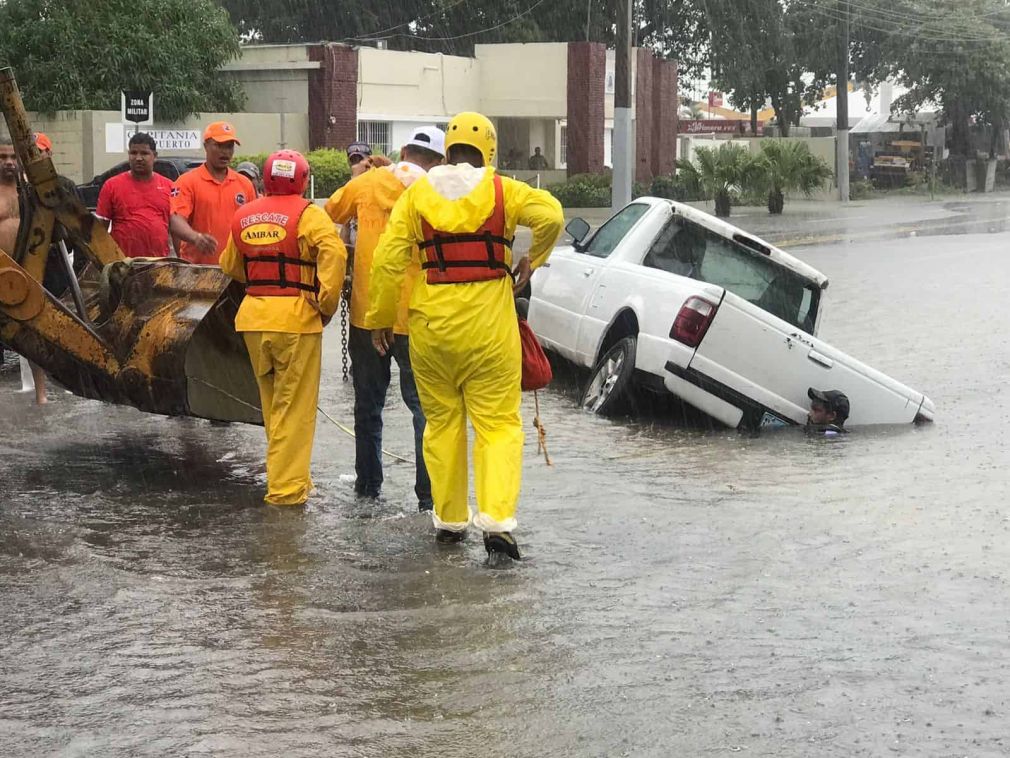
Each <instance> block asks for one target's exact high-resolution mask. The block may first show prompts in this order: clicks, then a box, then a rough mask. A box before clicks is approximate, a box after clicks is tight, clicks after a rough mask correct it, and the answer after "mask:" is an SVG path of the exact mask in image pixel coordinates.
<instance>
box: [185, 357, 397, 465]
mask: <svg viewBox="0 0 1010 758" xmlns="http://www.w3.org/2000/svg"><path fill="white" fill-rule="evenodd" d="M188 378H189V380H190V381H195V382H198V383H199V384H202V385H204V386H205V387H208V388H210V389H212V390H215V391H217V392H220V393H221V394H222V395H224V396H225V397H226V398H228V399H229V400H233V401H235V402H236V403H240V404H241V405H244V406H245V407H246V408H251V409H253V410H254V411H257V412H259V411H260V408H259V406H256V405H253V404H252V403H247V402H246V401H245V400H243V399H242V398H239V397H235V395H233V394H231V393H230V392H226V391H225V390H223V389H221V388H220V387H218V386H216V385H214V384H211V383H210V382H207V381H204V380H203V379H201V378H200V377H198V376H191V377H188ZM316 410H317V411H319V412H320V413H322V414H323V415H324V416H326V418H327V419H328V420H329V421H330V423H332V424H333V425H334V426H335V427H337V429H339V430H340V431H342V432H343V433H344V434H346V435H347V436H349V437H350V438H351V439H354V438H355V437H354V431H353V430H351V429H348V428H347V427H346V426H344V425H343V424H341V423H340V422H339V421H337V420H336V419H335V418H333V416H331V415H330V414H329V413H327V412H326V411H324V410H323V409H322V408H321V407H320V406H318V405H317V406H316ZM382 452H383V453H384V454H385V455H388V456H389V457H390V458H392V459H394V460H397V461H400V462H401V463H409V464H411V465H413V463H414V461H413V460H411V459H410V458H404V457H403V456H402V455H397V454H396V453H391V452H389V451H388V450H386V449H383V451H382Z"/></svg>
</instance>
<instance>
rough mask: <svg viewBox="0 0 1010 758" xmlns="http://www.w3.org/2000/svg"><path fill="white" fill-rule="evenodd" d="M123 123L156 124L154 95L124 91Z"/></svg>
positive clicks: (151, 93)
mask: <svg viewBox="0 0 1010 758" xmlns="http://www.w3.org/2000/svg"><path fill="white" fill-rule="evenodd" d="M122 102H123V107H122V117H123V121H129V122H130V123H131V124H153V123H154V93H153V92H137V91H130V90H124V91H123V99H122Z"/></svg>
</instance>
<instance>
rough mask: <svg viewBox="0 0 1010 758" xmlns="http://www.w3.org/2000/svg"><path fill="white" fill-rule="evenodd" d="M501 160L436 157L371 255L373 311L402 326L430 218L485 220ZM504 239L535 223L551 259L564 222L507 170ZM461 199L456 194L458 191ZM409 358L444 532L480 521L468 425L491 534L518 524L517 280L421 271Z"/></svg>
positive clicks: (470, 224)
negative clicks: (405, 286)
mask: <svg viewBox="0 0 1010 758" xmlns="http://www.w3.org/2000/svg"><path fill="white" fill-rule="evenodd" d="M493 175H494V169H491V168H488V169H475V168H472V167H471V166H468V165H466V164H462V165H459V166H437V167H436V168H434V169H432V170H431V171H429V172H428V176H427V177H425V178H422V179H419V180H418V181H417V182H415V183H414V184H413V185H412V186H411V187H409V188H408V189H407V191H406V192H405V193H404V194H403V195H402V196H401V198H400V200H399V202H398V203H397V204H396V207H395V208H393V212H392V214H391V216H390V220H389V224H388V225H387V227H386V232H385V233H384V234H383V236H382V238H381V239H380V240H379V246H378V247H377V248H376V251H375V256H374V261H373V264H372V282H371V284H372V291H371V293H370V308H369V312H368V316H367V320H368V322H369V323H370V324H372V325H373V326H374V327H375V328H383V327H392V326H393V324H394V322H395V319H396V310H397V308H396V306H397V300H398V299H399V295H400V292H401V285H402V282H403V278H404V276H405V275H406V272H407V270H408V268H409V266H410V263H411V259H412V253H413V251H414V249H415V247H414V246H415V245H416V244H417V242H419V241H421V240H422V239H423V237H422V233H421V217H422V216H423V217H424V218H425V219H427V220H428V222H429V223H431V224H432V226H433V227H435V228H436V229H440V230H442V231H445V232H452V233H465V232H472V231H475V230H476V229H478V228H479V227H480V226H481V224H483V222H484V220H485V219H486V218H487V217H488V216H489V215H491V212H492V210H493V209H494V189H493V184H492V177H493ZM502 189H503V199H504V204H505V226H506V236H507V237H512V236H513V235H514V234H515V228H516V225H517V224H522V225H524V226H529V227H531V228H532V230H533V242H532V244H531V247H530V252H529V256H530V262H531V264H532V265H533V267H534V268H536V267H537V266H539V265H541V264H542V263H543V262H544V261H546V260H547V256H548V255H549V254H550V251H551V248H552V247H553V246H554V242H555V241H556V240H557V238H558V235H559V234H560V232H561V227H562V225H563V223H564V217H563V214H562V211H561V206H560V204H559V203H558V202H557V200H555V199H554V197H553V196H551V195H550V194H549V193H547V192H545V191H542V190H536V189H533V188H532V187H530V186H529V185H527V184H524V183H522V182H516V181H513V180H511V179H508V178H505V177H503V178H502ZM450 198H451V199H450ZM409 329H410V360H411V365H412V366H413V369H414V378H415V379H416V381H417V391H418V395H420V398H421V407H422V409H423V410H424V415H425V417H426V419H427V422H428V423H427V426H426V427H425V431H424V460H425V463H426V464H427V467H428V473H429V475H430V476H431V488H432V496H433V499H434V501H435V509H434V513H433V520H434V523H435V526H436V527H437V528H441V529H449V530H452V531H462V530H464V529H466V527H467V526H468V525H469V523H470V510H469V506H468V503H467V493H468V489H469V487H468V468H469V467H468V465H467V430H466V423H467V419H469V421H470V423H471V424H472V425H473V427H474V432H475V440H474V450H473V457H474V475H475V484H476V487H475V489H476V495H477V509H478V513H477V515H476V516H475V517H474V524H475V525H476V526H477V527H478V528H480V529H482V530H484V531H486V532H504V531H509V532H510V531H513V530H514V529H515V528H516V525H517V522H516V518H515V511H516V504H517V502H518V499H519V489H520V484H521V480H522V447H523V437H524V435H523V428H522V420H521V418H520V415H519V403H520V382H521V373H522V355H521V348H520V345H519V331H518V328H517V326H516V313H515V304H514V301H513V297H512V282H511V280H510V279H508V278H505V279H497V280H494V281H488V282H471V283H466V284H438V285H430V284H428V283H427V280H426V278H425V276H424V274H423V273H422V274H421V276H420V277H419V278H418V281H417V284H416V285H415V287H414V290H413V293H412V295H411V299H410V310H409Z"/></svg>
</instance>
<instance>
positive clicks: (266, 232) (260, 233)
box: [241, 224, 288, 245]
mask: <svg viewBox="0 0 1010 758" xmlns="http://www.w3.org/2000/svg"><path fill="white" fill-rule="evenodd" d="M287 236H288V233H287V231H285V229H284V227H283V226H277V224H253V225H252V226H250V227H247V228H245V229H243V230H242V233H241V237H242V241H243V242H245V243H246V244H247V245H276V244H277V243H278V242H283V241H284V239H285V238H286V237H287Z"/></svg>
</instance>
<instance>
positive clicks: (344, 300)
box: [340, 219, 358, 382]
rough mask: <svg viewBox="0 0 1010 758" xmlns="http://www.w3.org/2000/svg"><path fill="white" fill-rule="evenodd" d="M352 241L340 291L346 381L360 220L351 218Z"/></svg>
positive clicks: (342, 345)
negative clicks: (348, 338)
mask: <svg viewBox="0 0 1010 758" xmlns="http://www.w3.org/2000/svg"><path fill="white" fill-rule="evenodd" d="M349 226H350V241H349V242H348V243H347V275H346V276H345V277H344V289H343V291H342V292H341V293H340V359H341V361H342V362H343V371H344V381H345V382H346V381H347V379H348V377H349V376H350V375H351V371H353V370H354V367H353V366H351V361H350V357H349V356H348V353H347V315H348V311H349V309H350V302H351V288H352V287H353V286H354V243H355V242H356V241H357V237H358V220H357V219H351V222H350V225H349Z"/></svg>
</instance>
